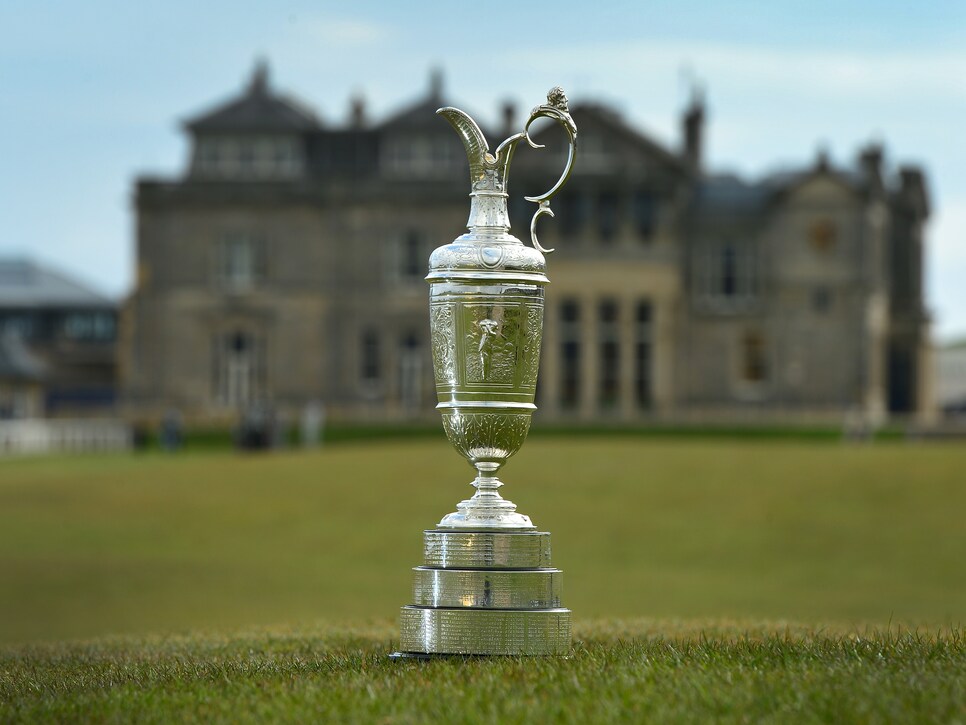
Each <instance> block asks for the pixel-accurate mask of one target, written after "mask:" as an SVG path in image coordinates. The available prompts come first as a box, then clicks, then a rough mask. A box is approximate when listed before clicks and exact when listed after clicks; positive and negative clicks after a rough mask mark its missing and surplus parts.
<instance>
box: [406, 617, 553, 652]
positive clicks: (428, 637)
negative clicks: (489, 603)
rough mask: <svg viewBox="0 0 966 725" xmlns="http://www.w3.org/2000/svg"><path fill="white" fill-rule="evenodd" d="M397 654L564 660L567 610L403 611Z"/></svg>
mask: <svg viewBox="0 0 966 725" xmlns="http://www.w3.org/2000/svg"><path fill="white" fill-rule="evenodd" d="M399 621H400V627H399V630H400V632H399V634H400V636H399V649H400V650H401V651H402V652H409V653H416V654H456V655H467V654H472V655H565V654H567V653H568V652H569V651H570V610H569V609H511V610H505V609H443V608H433V607H416V606H407V607H403V608H402V612H401V614H400V620H399Z"/></svg>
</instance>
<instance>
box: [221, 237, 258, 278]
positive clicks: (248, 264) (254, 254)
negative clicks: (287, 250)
mask: <svg viewBox="0 0 966 725" xmlns="http://www.w3.org/2000/svg"><path fill="white" fill-rule="evenodd" d="M264 256H265V255H264V243H263V242H262V240H260V239H258V238H256V237H254V236H252V235H250V234H230V235H227V236H225V237H224V238H223V239H222V240H221V247H220V249H219V257H220V259H219V277H220V281H221V283H222V285H223V286H225V287H227V288H229V289H231V290H233V291H244V290H248V289H250V288H252V287H254V286H255V284H256V283H257V282H258V281H260V279H261V277H262V276H263V268H264Z"/></svg>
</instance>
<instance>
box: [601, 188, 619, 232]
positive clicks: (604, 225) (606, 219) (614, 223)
mask: <svg viewBox="0 0 966 725" xmlns="http://www.w3.org/2000/svg"><path fill="white" fill-rule="evenodd" d="M619 227H620V202H619V199H618V197H617V194H616V193H614V192H613V191H605V192H603V193H601V194H600V196H598V197H597V233H598V235H600V239H601V241H602V242H604V243H608V242H611V241H613V239H614V237H616V236H617V231H618V229H619Z"/></svg>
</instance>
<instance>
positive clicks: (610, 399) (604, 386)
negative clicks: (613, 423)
mask: <svg viewBox="0 0 966 725" xmlns="http://www.w3.org/2000/svg"><path fill="white" fill-rule="evenodd" d="M598 315H599V322H600V325H599V327H598V328H597V330H598V334H599V338H600V340H599V342H600V404H601V407H602V408H613V407H614V406H615V405H617V398H618V395H619V391H620V347H619V343H618V339H619V335H620V330H619V328H618V324H617V303H616V302H615V301H613V300H604V301H603V302H601V303H600V306H599V307H598Z"/></svg>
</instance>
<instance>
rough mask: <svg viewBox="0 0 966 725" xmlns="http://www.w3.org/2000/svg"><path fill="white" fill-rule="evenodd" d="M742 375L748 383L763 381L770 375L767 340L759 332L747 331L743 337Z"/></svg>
mask: <svg viewBox="0 0 966 725" xmlns="http://www.w3.org/2000/svg"><path fill="white" fill-rule="evenodd" d="M741 377H742V380H744V381H745V382H746V383H761V382H764V381H765V379H766V378H767V377H768V365H767V360H766V359H765V341H764V338H762V336H761V335H760V334H759V333H757V332H747V333H745V336H744V338H742V358H741Z"/></svg>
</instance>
